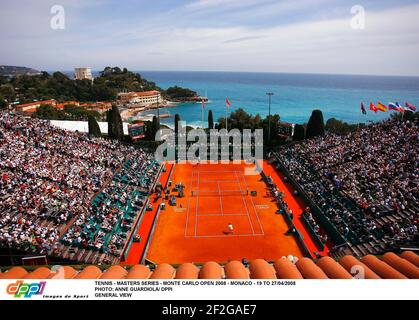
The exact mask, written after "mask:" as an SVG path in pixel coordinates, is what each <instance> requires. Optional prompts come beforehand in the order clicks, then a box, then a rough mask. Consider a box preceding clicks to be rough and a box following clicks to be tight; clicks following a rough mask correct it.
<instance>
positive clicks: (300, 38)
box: [0, 0, 419, 75]
mask: <svg viewBox="0 0 419 320" xmlns="http://www.w3.org/2000/svg"><path fill="white" fill-rule="evenodd" d="M65 1H70V0H65ZM102 1H105V2H106V6H104V7H101V6H100V3H101V2H102ZM41 2H42V3H43V6H38V5H35V4H28V5H29V6H28V7H27V8H26V10H25V11H24V12H22V16H19V17H16V12H19V8H18V6H17V5H16V4H13V3H12V2H10V5H8V6H4V10H2V12H0V24H1V27H2V30H8V32H7V33H6V32H3V33H2V34H1V35H0V41H2V43H3V44H4V45H2V50H1V51H0V60H1V61H2V62H3V63H9V64H22V65H28V66H33V67H36V68H40V69H47V70H51V69H61V70H62V69H72V68H73V67H74V66H76V65H91V66H92V67H94V68H96V69H100V68H103V67H104V66H106V65H120V66H127V67H129V68H131V69H135V70H140V69H143V70H153V69H154V70H182V69H184V70H225V71H278V72H310V73H362V74H407V75H419V62H418V61H417V59H416V57H417V56H418V55H419V20H417V19H416V17H417V15H418V13H419V5H417V4H416V5H410V6H405V7H399V8H390V9H389V8H387V9H382V8H380V9H379V10H377V9H375V10H373V9H368V8H367V16H366V17H367V21H366V26H367V28H366V30H352V29H351V28H350V20H351V18H352V16H351V15H350V6H349V5H345V6H343V7H336V6H332V3H333V2H334V1H331V0H311V1H309V0H294V1H276V0H275V1H272V0H269V1H268V0H266V1H259V0H258V1H257V2H258V3H259V5H258V4H256V3H255V2H256V1H253V0H243V1H236V0H227V1H225V0H223V1H222V2H223V4H222V5H221V4H220V1H219V0H202V1H194V2H189V3H188V4H186V5H185V3H181V4H179V5H178V6H168V7H167V8H166V7H164V8H163V7H155V6H150V8H148V9H147V8H146V7H144V6H142V7H141V10H138V11H135V10H132V5H133V4H132V3H131V4H130V5H129V6H127V7H122V8H119V4H118V3H115V2H112V1H111V0H95V2H91V3H89V5H94V4H96V5H98V7H97V8H98V10H84V9H79V8H73V9H71V8H70V9H69V10H68V11H69V12H68V14H69V17H68V21H69V27H68V28H67V29H66V30H64V31H63V32H53V31H51V30H50V29H49V28H48V25H49V22H48V21H49V20H48V19H49V12H48V10H47V11H46V12H44V11H45V4H46V3H47V2H48V1H44V0H42V1H41ZM77 3H78V4H79V5H80V6H82V5H83V4H82V1H81V0H76V5H77ZM261 3H263V4H264V5H265V6H262V4H261ZM109 4H111V5H114V6H118V10H120V11H118V14H119V15H117V14H116V13H115V12H114V11H113V10H112V8H113V7H112V6H111V7H107V6H109ZM85 5H88V4H85ZM123 5H127V4H126V3H124V4H122V3H121V6H123ZM156 5H157V4H156ZM317 6H318V7H319V8H320V9H324V8H329V11H327V14H325V12H324V11H323V10H320V9H316V7H317ZM105 8H106V9H107V11H106V12H103V11H105ZM115 8H116V7H115ZM194 8H195V9H194ZM99 9H100V10H99ZM115 10H116V9H115ZM147 10H148V11H147ZM194 10H195V11H194ZM307 11H308V12H307ZM121 12H122V13H125V15H123V18H121V16H120V14H121ZM214 12H216V13H214ZM31 15H32V16H31ZM28 21H30V23H29V22H28ZM404 21H407V22H408V23H401V22H404Z"/></svg>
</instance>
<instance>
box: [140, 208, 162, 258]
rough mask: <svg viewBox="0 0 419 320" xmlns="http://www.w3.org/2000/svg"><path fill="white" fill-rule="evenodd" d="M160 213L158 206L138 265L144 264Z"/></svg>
mask: <svg viewBox="0 0 419 320" xmlns="http://www.w3.org/2000/svg"><path fill="white" fill-rule="evenodd" d="M160 211H161V208H160V206H159V208H158V209H157V213H156V215H155V216H154V219H153V227H152V228H151V231H150V233H149V234H148V238H147V244H146V246H145V248H144V252H143V255H142V256H141V260H140V263H141V264H144V263H145V259H146V257H147V252H148V249H149V247H150V243H151V239H153V235H154V231H155V230H156V221H157V219H158V218H159V215H160Z"/></svg>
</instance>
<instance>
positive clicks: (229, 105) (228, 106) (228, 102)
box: [226, 99, 231, 109]
mask: <svg viewBox="0 0 419 320" xmlns="http://www.w3.org/2000/svg"><path fill="white" fill-rule="evenodd" d="M226 107H227V109H228V108H230V107H231V103H230V101H228V99H226Z"/></svg>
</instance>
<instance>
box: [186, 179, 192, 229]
mask: <svg viewBox="0 0 419 320" xmlns="http://www.w3.org/2000/svg"><path fill="white" fill-rule="evenodd" d="M193 175H194V171H192V176H191V190H192V188H193ZM190 209H191V197H190V196H188V211H187V213H186V227H185V237H187V236H188V229H189V211H190Z"/></svg>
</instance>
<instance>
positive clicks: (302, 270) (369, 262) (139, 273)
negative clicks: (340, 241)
mask: <svg viewBox="0 0 419 320" xmlns="http://www.w3.org/2000/svg"><path fill="white" fill-rule="evenodd" d="M361 261H362V262H360V261H359V260H358V259H356V258H354V257H352V256H346V257H343V258H342V259H341V260H340V261H339V262H337V261H335V260H333V259H332V258H330V257H324V258H321V259H320V260H318V261H317V263H315V262H314V261H313V260H311V259H308V258H303V259H300V260H299V261H298V262H297V263H296V264H294V263H292V262H291V261H289V260H288V259H286V258H282V259H279V260H277V261H275V262H274V263H273V264H270V263H268V262H266V261H264V260H253V261H250V262H249V265H248V266H245V265H243V264H242V263H241V262H238V261H231V262H229V263H228V264H226V265H225V266H220V265H219V264H218V263H215V262H208V263H206V264H205V265H204V266H202V267H198V266H195V265H194V264H191V263H186V264H182V265H181V266H179V267H178V268H177V269H175V268H174V267H172V266H171V265H168V264H161V265H158V266H157V267H156V268H155V269H154V270H151V269H150V268H149V267H147V266H143V265H136V266H133V267H131V268H124V267H121V266H112V267H110V268H108V269H107V270H105V271H102V270H100V269H99V268H98V267H96V266H88V267H85V268H84V269H83V270H82V271H76V270H75V269H74V268H72V267H68V266H66V267H64V269H61V270H58V272H57V273H55V272H52V271H51V270H50V269H49V268H46V267H39V268H37V269H35V270H34V271H33V272H29V273H28V272H27V271H26V270H25V269H24V268H23V267H13V268H11V269H10V270H7V271H5V272H3V273H0V279H50V278H53V279H57V278H62V277H63V276H64V277H65V278H66V279H99V278H100V279H223V278H225V279H277V278H278V279H351V278H352V276H351V273H350V272H351V271H352V272H354V271H357V270H359V267H363V268H364V270H363V272H364V274H365V278H366V279H380V278H383V279H419V266H418V262H419V256H417V255H416V254H415V253H413V252H404V253H402V254H401V255H396V254H394V253H387V254H385V255H384V256H383V257H382V258H381V259H379V258H377V257H375V256H366V257H364V258H362V259H361ZM354 267H355V268H356V267H358V269H354ZM60 272H62V274H61V277H60ZM355 273H356V272H355Z"/></svg>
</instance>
